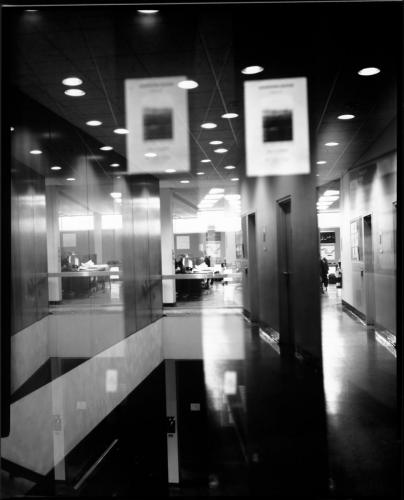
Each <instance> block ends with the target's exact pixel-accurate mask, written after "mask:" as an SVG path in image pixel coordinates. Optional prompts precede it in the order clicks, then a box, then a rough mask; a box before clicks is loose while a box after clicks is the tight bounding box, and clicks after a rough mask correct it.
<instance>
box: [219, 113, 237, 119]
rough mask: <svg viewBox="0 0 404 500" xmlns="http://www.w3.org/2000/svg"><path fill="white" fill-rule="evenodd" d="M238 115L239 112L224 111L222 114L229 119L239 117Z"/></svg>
mask: <svg viewBox="0 0 404 500" xmlns="http://www.w3.org/2000/svg"><path fill="white" fill-rule="evenodd" d="M237 117H238V114H237V113H224V115H222V118H227V119H230V118H237Z"/></svg>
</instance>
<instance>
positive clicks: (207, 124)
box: [201, 122, 217, 128]
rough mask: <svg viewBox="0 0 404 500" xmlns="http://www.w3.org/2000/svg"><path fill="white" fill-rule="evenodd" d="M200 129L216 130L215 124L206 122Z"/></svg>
mask: <svg viewBox="0 0 404 500" xmlns="http://www.w3.org/2000/svg"><path fill="white" fill-rule="evenodd" d="M201 127H202V128H216V127H217V125H216V123H212V122H207V123H202V125H201Z"/></svg>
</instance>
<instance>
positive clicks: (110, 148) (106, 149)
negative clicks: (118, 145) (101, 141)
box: [100, 146, 114, 151]
mask: <svg viewBox="0 0 404 500" xmlns="http://www.w3.org/2000/svg"><path fill="white" fill-rule="evenodd" d="M100 149H101V151H111V150H112V149H114V148H113V147H112V146H101V147H100Z"/></svg>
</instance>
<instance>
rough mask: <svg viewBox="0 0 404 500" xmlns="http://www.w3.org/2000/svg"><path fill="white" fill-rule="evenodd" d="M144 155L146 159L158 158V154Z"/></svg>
mask: <svg viewBox="0 0 404 500" xmlns="http://www.w3.org/2000/svg"><path fill="white" fill-rule="evenodd" d="M144 155H145V156H146V158H156V156H157V153H152V152H150V153H145V154H144Z"/></svg>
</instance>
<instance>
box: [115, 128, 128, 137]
mask: <svg viewBox="0 0 404 500" xmlns="http://www.w3.org/2000/svg"><path fill="white" fill-rule="evenodd" d="M114 133H115V134H119V135H123V134H129V130H128V129H126V128H116V129H115V130H114Z"/></svg>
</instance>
